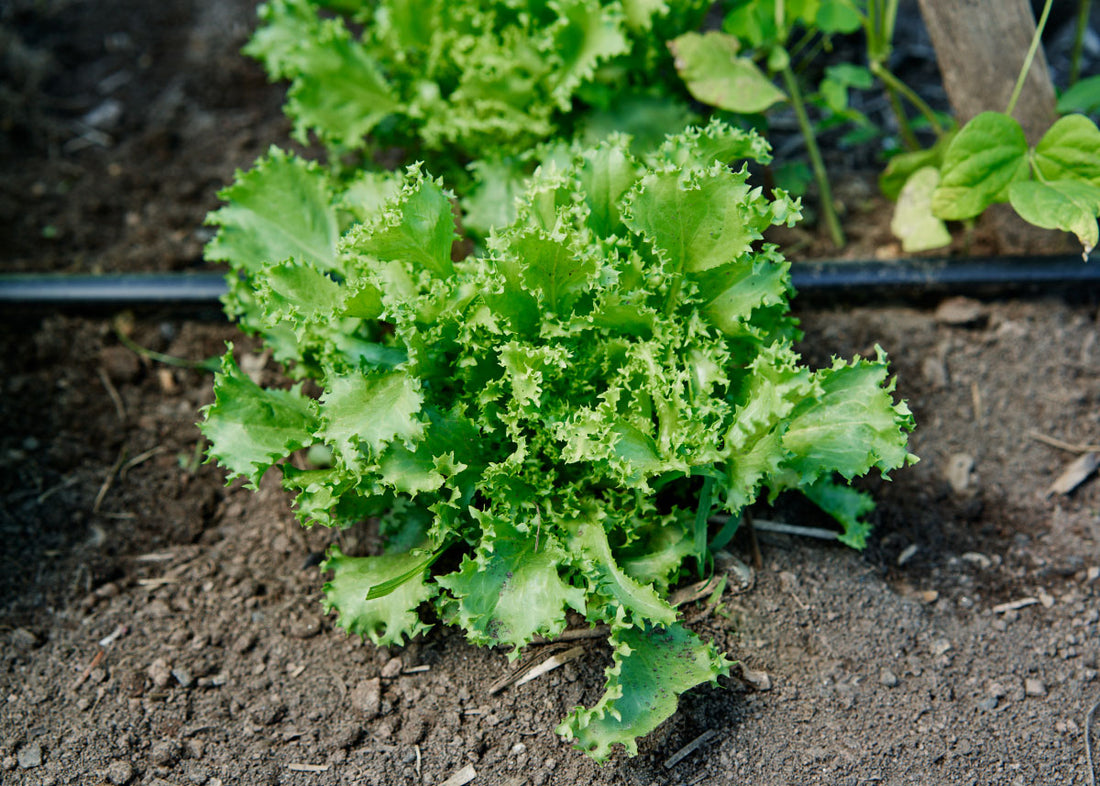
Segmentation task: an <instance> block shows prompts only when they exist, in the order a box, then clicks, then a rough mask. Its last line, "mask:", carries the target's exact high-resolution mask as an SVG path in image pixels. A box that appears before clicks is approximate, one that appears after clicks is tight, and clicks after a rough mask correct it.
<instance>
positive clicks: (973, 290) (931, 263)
mask: <svg viewBox="0 0 1100 786" xmlns="http://www.w3.org/2000/svg"><path fill="white" fill-rule="evenodd" d="M791 278H792V281H793V283H794V286H795V288H796V289H797V290H798V292H799V293H800V298H799V299H800V301H803V300H806V299H809V300H811V301H821V300H830V301H848V302H850V301H853V300H857V301H858V300H875V301H883V300H896V299H906V300H913V299H920V298H922V297H927V296H942V295H944V294H948V293H950V294H977V295H985V296H991V297H1004V296H1010V295H1012V296H1017V295H1023V294H1066V295H1068V296H1071V297H1073V296H1082V295H1083V296H1085V297H1095V296H1096V295H1097V294H1100V258H1094V259H1092V260H1091V261H1090V262H1086V261H1084V260H1082V259H1081V257H1080V256H1053V257H988V258H964V259H899V260H894V261H882V262H880V261H873V262H872V261H861V262H848V261H825V262H796V263H794V264H793V265H792V268H791ZM225 288H226V284H225V274H224V273H132V274H122V275H99V276H90V275H60V274H46V275H22V274H8V275H0V304H5V305H11V306H32V307H54V308H65V307H69V308H76V309H81V308H85V309H88V308H91V309H95V308H110V307H127V308H141V307H158V306H172V307H196V306H198V307H202V306H216V305H217V301H218V298H219V297H221V295H222V294H224V292H225Z"/></svg>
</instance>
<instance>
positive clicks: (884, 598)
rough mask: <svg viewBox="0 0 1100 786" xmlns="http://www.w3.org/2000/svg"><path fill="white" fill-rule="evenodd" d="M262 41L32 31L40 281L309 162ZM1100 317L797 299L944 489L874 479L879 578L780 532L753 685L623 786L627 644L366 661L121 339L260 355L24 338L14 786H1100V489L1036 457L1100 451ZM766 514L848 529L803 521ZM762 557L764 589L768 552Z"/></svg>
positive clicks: (13, 161) (32, 223) (691, 724)
mask: <svg viewBox="0 0 1100 786" xmlns="http://www.w3.org/2000/svg"><path fill="white" fill-rule="evenodd" d="M158 9H159V10H158ZM250 20H251V4H250V3H247V2H244V1H243V0H240V1H239V2H233V3H228V2H226V3H212V2H200V0H193V2H186V0H180V1H179V2H172V3H164V4H149V3H139V2H121V1H116V2H112V3H103V4H83V3H76V2H64V1H61V0H59V1H58V2H52V3H51V2H45V3H43V2H30V1H29V0H28V1H27V2H14V3H12V4H10V5H9V6H8V7H6V8H4V9H3V10H0V35H2V36H6V37H7V38H6V39H5V40H6V41H8V42H9V45H8V46H7V48H5V50H4V55H3V57H0V59H3V58H8V61H9V62H7V63H6V65H5V67H6V69H7V75H8V81H9V82H10V83H11V84H15V83H16V81H17V80H16V77H20V78H21V79H22V81H19V82H18V85H17V86H18V87H19V90H9V91H6V92H2V93H0V102H6V103H2V104H0V106H2V107H3V108H4V110H5V112H4V117H5V118H6V122H7V127H6V128H5V129H4V130H5V131H7V132H8V133H7V136H5V137H3V138H2V139H3V140H4V141H3V142H2V143H0V144H2V145H4V146H5V147H4V148H0V149H3V151H4V154H5V155H4V158H3V159H2V160H0V173H2V174H0V218H2V221H0V236H2V238H3V240H2V241H0V254H3V255H4V267H5V269H6V270H13V269H17V270H35V271H42V270H66V271H85V272H86V271H91V270H109V271H123V270H151V269H160V270H165V269H178V268H182V267H189V266H193V265H194V264H195V259H196V258H197V255H198V253H199V249H200V247H201V244H202V242H203V239H204V235H203V230H201V229H199V227H200V225H201V220H202V217H203V215H204V214H205V212H206V211H208V210H209V209H211V208H213V207H214V206H215V205H216V198H215V196H214V194H215V191H216V190H217V189H218V188H219V187H220V186H221V185H223V184H224V183H225V182H227V181H228V180H229V178H230V177H231V173H232V170H233V168H234V167H238V166H247V165H248V164H249V162H250V161H251V160H252V159H253V158H254V157H255V156H256V155H258V154H259V153H261V152H262V150H263V149H264V148H265V147H266V145H267V144H268V143H269V142H271V141H279V140H282V139H284V138H285V132H286V124H285V122H284V121H283V120H282V119H281V117H280V116H279V114H278V105H279V103H280V101H281V89H280V88H278V87H268V86H266V85H265V83H264V80H263V77H262V74H261V73H260V72H259V70H258V69H257V68H255V67H253V65H252V64H250V63H249V62H248V61H246V60H244V59H243V58H241V57H239V56H238V55H237V53H236V50H237V49H238V48H239V46H240V44H241V43H242V42H243V40H244V38H245V36H246V35H247V25H248V24H250ZM123 31H125V34H124V35H123ZM12 35H18V36H19V37H20V47H21V48H20V47H16V48H13V47H12V46H11V44H10V42H11V41H12V40H14V39H13V38H11V36H12ZM15 51H18V52H19V53H21V54H20V57H21V58H22V60H21V61H20V63H21V65H20V63H16V66H18V67H16V66H13V65H12V62H15V60H14V59H13V58H14V55H13V54H12V53H13V52H15ZM28 63H29V64H30V65H28ZM20 68H21V69H22V70H19V69H20ZM35 69H37V70H35ZM115 74H128V77H124V76H114V75H115ZM13 75H14V76H13ZM105 82H106V83H107V84H106V86H104V83H105ZM116 83H117V84H116ZM110 98H114V99H115V100H117V101H118V102H119V105H120V106H121V110H119V114H118V118H117V119H116V121H115V125H114V126H112V127H111V128H110V130H106V131H104V130H101V131H99V133H100V134H106V135H107V138H104V137H102V136H96V135H95V134H89V133H88V131H87V128H88V127H90V126H88V124H87V122H85V121H80V119H79V118H80V117H82V116H85V115H86V113H87V112H89V111H91V110H95V109H96V108H97V107H99V106H100V105H101V104H102V103H103V102H104V101H105V100H108V99H110ZM104 111H107V110H104ZM112 111H114V110H112ZM93 119H94V118H93ZM85 120H87V118H85ZM78 123H83V125H79V124H78ZM79 140H82V141H79ZM872 219H873V220H874V221H875V222H876V224H875V226H878V227H880V228H881V226H882V225H883V221H882V217H881V216H877V214H875V215H874V216H873V215H872V214H865V215H863V216H862V217H861V218H860V220H859V223H860V224H861V225H865V224H866V223H867V222H870V221H872ZM48 227H52V229H50V230H47V228H48ZM44 230H47V231H45V233H44ZM876 231H877V232H880V235H881V230H875V231H870V230H866V229H864V230H863V234H864V236H866V237H876V236H880V235H876V234H875V232H876ZM44 234H45V235H46V236H48V237H45V236H44ZM1098 302H1100V299H1098V297H1097V293H1096V292H1091V293H1089V292H1084V293H1077V294H1076V296H1074V297H1062V298H1057V299H1055V298H1051V299H1040V300H1027V301H1020V300H989V301H985V302H981V303H977V304H971V305H975V306H976V309H977V311H976V313H975V314H973V315H972V317H971V318H969V319H968V320H966V322H965V324H956V322H957V320H955V319H950V318H949V317H950V314H947V313H946V312H939V313H937V311H936V310H935V305H936V304H931V305H929V306H927V307H924V306H922V307H915V306H905V305H898V304H885V305H880V306H861V307H858V308H856V307H852V308H842V307H839V306H836V307H820V306H814V307H812V308H810V307H799V306H798V305H797V304H796V310H797V311H798V314H799V316H800V317H801V318H802V320H803V325H804V327H805V329H806V333H807V339H806V341H805V343H804V346H803V351H804V353H805V355H806V357H807V359H808V360H809V361H810V362H812V363H813V364H815V365H820V364H824V363H827V362H828V359H829V356H830V355H832V354H839V355H845V356H851V355H853V354H857V353H862V354H867V353H872V352H873V347H874V345H875V344H876V343H877V344H881V345H882V346H883V347H885V348H886V349H887V350H888V351H889V352H890V354H891V357H892V358H893V362H894V364H895V369H896V371H897V373H898V378H899V382H898V390H899V392H900V394H901V395H902V396H903V397H905V398H907V399H908V400H909V402H910V405H911V406H912V408H913V410H914V412H915V414H916V417H917V420H918V423H919V426H918V429H917V431H916V433H915V434H914V437H913V441H912V449H913V450H914V451H915V452H916V453H918V454H919V455H920V456H921V457H922V462H921V463H920V464H919V465H917V466H916V467H914V468H912V469H908V470H905V471H903V472H898V473H896V477H895V479H894V481H893V482H892V483H882V482H872V483H869V484H868V486H869V487H870V488H872V490H873V491H874V493H875V495H876V496H877V498H878V499H879V500H880V501H881V504H880V506H879V509H878V511H877V513H876V517H877V519H878V522H877V524H878V526H877V529H876V533H875V536H874V538H873V539H872V542H871V544H870V545H869V547H868V549H867V550H866V551H865V552H863V553H857V552H854V551H851V550H849V549H845V548H843V547H840V546H837V545H835V544H828V543H820V542H817V541H808V540H803V539H795V538H790V537H787V536H778V535H769V534H766V533H761V534H760V536H759V540H758V543H757V544H756V546H757V547H758V549H759V557H760V562H759V564H758V568H757V569H755V570H754V571H753V575H754V580H755V583H754V586H753V587H752V588H751V589H750V590H749V591H746V592H741V593H736V594H735V592H734V591H733V590H728V591H727V592H726V594H725V595H724V596H723V598H722V603H721V605H720V606H719V608H718V609H716V610H714V611H713V612H712V613H710V614H709V615H706V616H704V617H703V618H702V619H701V620H700V621H698V622H696V623H695V624H694V628H695V629H696V630H697V631H698V632H700V633H701V634H703V635H705V636H707V637H712V638H713V639H714V640H715V641H716V642H717V643H718V644H719V646H721V647H723V648H724V649H725V650H726V651H727V652H728V653H730V655H731V657H733V658H735V659H737V660H738V661H739V662H740V663H741V664H742V665H741V667H740V669H739V670H737V671H736V672H735V676H734V677H733V678H731V679H730V680H727V681H724V682H723V685H722V686H721V687H720V688H715V689H711V688H705V689H699V690H696V691H693V692H691V693H690V694H689V695H687V696H685V697H684V699H683V700H682V701H681V707H680V712H679V713H678V714H677V715H676V716H675V717H674V718H673V719H671V720H670V721H668V722H667V723H666V724H664V725H663V726H662V727H661V728H659V729H658V730H657V731H656V732H655V733H654V734H652V735H650V736H649V737H648V738H646V739H645V740H643V741H642V744H641V746H640V755H639V756H638V757H636V758H633V759H628V758H626V757H624V756H622V755H621V754H620V755H617V756H616V757H615V758H613V759H612V761H611V763H609V764H608V765H606V766H604V767H597V766H595V765H594V764H592V763H591V762H590V761H588V760H587V759H586V758H585V757H584V756H583V755H581V754H579V753H576V752H574V751H573V750H572V749H571V748H570V747H569V746H568V745H567V744H566V743H563V742H562V741H561V740H559V739H558V738H557V737H556V736H555V735H554V733H553V727H554V726H555V724H556V723H557V721H558V720H559V719H560V718H561V717H562V716H563V715H564V714H565V713H566V712H567V711H568V710H569V709H570V708H571V707H572V706H574V705H575V704H577V703H582V702H583V703H591V702H593V701H595V700H596V699H597V698H598V695H599V691H600V689H601V685H602V671H603V669H604V667H605V666H606V665H607V664H608V662H609V654H608V651H607V649H606V648H605V647H604V646H603V645H602V643H601V642H598V641H587V642H584V646H585V648H586V652H585V654H584V655H583V656H581V657H580V658H579V659H577V660H574V661H572V662H570V663H569V664H567V665H565V666H563V667H561V668H560V669H557V670H555V671H553V672H551V673H550V674H548V675H545V676H543V677H541V678H539V679H536V680H534V681H531V682H529V683H527V684H525V685H523V686H521V687H519V688H514V687H512V688H507V689H505V690H503V691H501V692H499V693H495V694H491V693H490V692H489V690H488V686H489V685H490V684H491V683H493V682H494V681H495V680H497V679H498V678H499V677H501V676H502V675H505V674H507V673H508V671H509V669H510V666H509V664H508V661H507V659H506V658H505V656H504V655H503V654H501V653H499V652H493V651H486V650H480V649H476V648H473V647H470V646H469V645H467V644H466V643H465V642H464V641H463V639H462V637H461V636H460V635H458V634H457V633H455V632H453V631H450V630H444V629H440V628H436V629H434V630H433V631H432V632H431V633H429V634H427V635H426V636H424V637H422V638H420V639H419V640H417V641H416V642H414V643H413V644H412V645H410V646H409V647H406V648H404V649H402V650H396V649H395V650H392V651H386V650H379V649H376V648H374V647H372V646H371V645H369V644H363V643H362V642H360V641H358V640H356V639H351V638H347V637H346V636H344V634H343V633H342V632H341V631H339V630H337V629H334V627H333V623H332V620H331V618H329V617H326V616H325V615H323V614H322V612H321V608H320V604H319V597H320V586H321V583H322V577H321V576H320V575H319V574H318V571H317V569H316V564H317V562H318V556H319V555H320V554H321V553H322V552H323V551H324V549H325V548H326V546H327V545H328V544H329V543H331V542H333V541H334V540H336V539H338V537H339V536H338V535H337V534H336V533H333V532H329V531H321V530H318V531H306V530H303V529H301V528H300V527H299V526H298V525H297V524H296V523H295V521H294V519H293V517H292V515H291V513H290V510H289V499H288V498H287V496H286V494H284V493H283V492H282V491H281V490H280V489H279V488H278V487H277V484H275V483H269V482H266V481H265V483H263V484H262V487H261V490H260V492H259V493H252V492H249V491H246V490H244V489H242V488H240V487H239V486H236V485H235V486H231V487H228V488H227V487H225V486H224V485H223V480H222V478H223V475H222V473H221V472H220V471H219V470H217V469H216V468H213V467H210V466H206V465H197V464H196V461H195V458H196V455H197V451H198V450H200V449H201V445H200V444H199V433H198V430H197V429H196V427H195V426H194V423H195V421H196V420H197V419H198V417H199V415H198V409H199V407H201V406H202V405H203V404H205V403H208V402H209V401H210V398H211V394H210V380H209V377H208V376H206V375H204V374H203V373H202V372H200V371H192V370H185V369H179V368H170V367H166V366H163V365H158V364H156V363H153V362H150V361H147V360H145V359H143V358H140V357H138V356H137V355H135V354H133V353H132V352H130V351H129V350H127V349H126V348H125V347H123V346H122V345H121V344H120V343H119V341H118V339H117V337H116V334H115V328H116V327H119V328H121V329H123V330H126V331H128V332H129V334H130V335H131V337H132V338H133V339H134V340H135V341H137V342H138V343H139V344H142V345H144V346H147V347H150V348H152V349H155V350H158V351H162V352H166V353H168V354H171V355H175V356H177V357H183V358H189V359H192V360H201V359H203V358H206V357H210V356H213V355H217V354H220V352H221V351H222V349H223V346H224V341H226V340H228V339H233V340H234V341H235V342H236V343H237V345H238V347H239V348H243V347H246V346H247V345H248V342H247V341H243V340H242V339H241V338H240V336H239V335H238V334H237V333H236V332H235V330H234V329H233V328H232V327H230V326H228V325H224V324H222V323H220V322H219V321H217V320H208V321H198V320H193V319H185V318H183V317H182V316H180V315H178V314H148V313H146V314H141V315H139V316H138V317H137V318H135V319H132V320H126V319H123V320H121V321H119V320H118V319H114V318H108V317H88V316H84V317H78V316H71V315H59V314H52V315H43V314H41V313H32V312H29V311H28V312H21V311H9V312H8V313H6V314H4V318H3V319H2V320H0V344H2V347H3V353H4V354H3V357H4V369H3V371H4V373H3V375H2V378H0V386H2V393H0V418H2V419H3V422H5V423H7V424H9V427H8V428H7V429H5V430H4V431H3V434H2V435H0V465H2V472H0V542H2V543H3V547H2V549H0V642H2V643H3V646H2V647H0V706H2V707H3V710H2V711H0V783H3V784H9V783H11V784H24V783H25V784H68V783H76V784H90V785H92V784H94V785H95V786H98V785H99V784H103V783H109V784H122V783H134V784H136V783H141V784H158V785H160V786H163V784H178V785H181V786H182V784H207V785H208V786H216V785H217V784H238V783H239V784H295V786H298V785H301V786H307V785H308V786H312V785H313V784H316V785H317V786H323V785H324V784H438V783H441V782H443V781H444V780H445V779H446V778H448V777H449V776H451V775H453V774H454V773H456V772H458V771H460V770H461V769H462V768H463V767H465V766H467V765H470V766H472V767H473V769H474V771H475V772H476V780H474V781H473V784H475V786H479V785H480V784H526V783H530V784H547V783H549V784H572V783H581V782H588V783H592V784H697V783H702V784H724V783H740V784H853V785H855V784H874V783H877V784H910V783H912V784H917V783H921V784H927V783H936V784H1034V783H1051V784H1055V783H1057V784H1085V783H1088V777H1089V776H1088V773H1087V772H1086V763H1085V745H1086V741H1085V737H1084V730H1085V716H1086V713H1087V712H1088V711H1089V709H1090V708H1091V707H1092V706H1093V705H1094V704H1095V703H1096V702H1097V701H1098V700H1100V680H1098V679H1097V672H1098V669H1100V665H1098V663H1100V481H1097V479H1096V478H1095V476H1094V477H1093V478H1092V479H1091V480H1088V481H1086V482H1084V483H1083V484H1081V485H1080V486H1079V487H1078V488H1077V489H1076V490H1074V491H1073V492H1071V493H1069V494H1055V495H1050V496H1048V494H1047V491H1048V488H1049V487H1050V485H1051V483H1052V482H1053V481H1054V480H1055V479H1056V478H1057V477H1058V476H1059V475H1060V474H1061V473H1062V472H1063V470H1064V469H1065V468H1066V466H1067V465H1068V464H1069V463H1070V462H1072V461H1073V460H1074V458H1075V454H1074V453H1073V452H1071V451H1068V450H1062V449H1058V448H1055V447H1052V446H1050V445H1049V444H1046V443H1044V442H1042V441H1040V440H1039V439H1036V438H1035V435H1036V434H1038V435H1046V436H1050V437H1056V438H1059V439H1061V440H1064V441H1066V442H1068V443H1073V444H1078V445H1097V444H1098V443H1100V346H1098V343H1100V342H1098V341H1097V332H1098V331H1097V321H1098V318H1100V313H1098ZM257 371H258V372H260V373H264V374H267V375H272V374H274V373H275V370H274V368H265V369H257ZM968 466H969V467H970V470H969V471H965V467H968ZM960 468H962V469H960ZM267 480H268V481H270V480H272V479H271V478H268V479H267ZM952 481H953V482H954V484H952ZM756 513H757V515H758V517H760V518H769V519H783V520H785V521H788V522H790V523H797V524H804V525H809V526H814V525H820V524H822V522H821V521H820V520H818V519H817V518H815V516H814V514H813V513H812V512H809V511H807V510H806V509H804V508H803V507H801V506H800V505H798V504H797V503H796V502H794V501H787V500H781V501H780V505H779V507H778V509H777V510H774V511H771V510H767V509H764V508H761V509H759V510H758V511H756ZM732 550H733V552H734V555H735V556H736V557H738V558H740V559H741V560H743V561H744V562H745V563H748V564H750V565H751V564H752V563H753V562H754V559H755V557H756V553H755V550H754V548H753V544H752V543H750V542H749V541H748V540H747V539H741V540H737V541H735V543H734V544H733V547H732ZM731 583H732V582H731ZM1024 599H1034V600H1035V601H1036V602H1034V603H1032V604H1031V605H1027V606H1024V607H1021V608H1019V609H1014V610H1007V611H998V610H997V607H998V605H999V604H1004V603H1008V602H1012V601H1017V600H1024ZM696 610H697V609H693V610H689V612H688V615H689V616H691V615H692V614H693V613H694V611H696ZM104 641H105V642H106V643H102V642H104ZM528 655H529V656H530V657H537V656H538V655H539V648H538V647H532V648H530V652H529V653H528ZM760 673H763V674H766V679H765V678H764V677H762V676H761V674H760ZM383 675H386V676H383ZM704 734H707V735H708V736H707V737H706V738H704V741H703V744H702V745H701V746H700V747H699V748H698V749H697V750H696V751H695V752H693V753H691V754H690V755H688V756H686V757H685V758H683V759H682V760H680V761H679V762H678V763H676V764H674V765H673V766H666V763H667V762H668V761H669V759H670V757H671V756H672V755H673V754H675V753H676V752H677V751H679V750H680V749H681V748H683V747H684V746H685V745H687V744H688V743H691V742H692V741H694V740H696V739H697V738H699V737H700V735H704Z"/></svg>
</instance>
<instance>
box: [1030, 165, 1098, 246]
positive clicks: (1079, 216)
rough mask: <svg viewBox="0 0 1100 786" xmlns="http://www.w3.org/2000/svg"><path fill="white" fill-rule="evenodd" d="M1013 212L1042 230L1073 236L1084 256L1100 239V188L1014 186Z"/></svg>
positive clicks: (1062, 183)
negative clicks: (1051, 230)
mask: <svg viewBox="0 0 1100 786" xmlns="http://www.w3.org/2000/svg"><path fill="white" fill-rule="evenodd" d="M1009 199H1010V200H1011V202H1012V208H1013V209H1014V210H1015V211H1016V212H1017V213H1019V214H1020V216H1021V217H1023V219H1024V220H1025V221H1028V222H1029V223H1031V224H1034V225H1035V226H1038V227H1043V228H1044V229H1061V230H1063V231H1065V232H1072V233H1073V234H1075V235H1076V236H1077V239H1078V240H1079V241H1081V245H1082V246H1084V256H1085V258H1086V259H1087V258H1088V255H1089V252H1091V251H1092V249H1094V248H1095V247H1096V243H1097V240H1098V239H1100V227H1098V226H1097V222H1096V218H1097V216H1100V187H1098V186H1094V185H1092V184H1090V183H1082V182H1080V181H1078V180H1055V181H1052V182H1041V183H1040V182H1034V181H1028V182H1026V183H1014V184H1013V185H1012V189H1011V190H1010V191H1009Z"/></svg>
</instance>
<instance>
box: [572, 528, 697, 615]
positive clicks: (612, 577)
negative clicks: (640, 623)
mask: <svg viewBox="0 0 1100 786" xmlns="http://www.w3.org/2000/svg"><path fill="white" fill-rule="evenodd" d="M568 526H569V527H570V530H571V535H570V540H569V543H568V544H567V545H568V547H569V551H570V553H571V554H572V556H573V559H574V561H575V563H576V564H577V566H578V567H579V568H580V570H581V572H582V573H584V574H585V576H586V577H588V580H589V582H590V584H591V591H595V592H598V593H599V594H600V595H601V596H603V597H605V598H607V599H609V600H610V601H611V602H612V603H614V604H616V605H618V606H622V607H623V608H624V609H626V610H627V611H628V612H629V613H630V615H631V619H633V620H649V621H651V622H655V623H660V624H662V625H671V624H672V623H673V622H675V620H676V612H675V611H674V610H673V608H672V607H671V606H669V605H668V603H667V602H666V601H665V600H663V599H662V598H661V597H660V596H659V595H658V594H657V593H656V591H654V589H653V587H652V586H649V585H644V584H639V583H638V582H637V581H635V580H634V579H632V578H631V577H630V576H628V575H627V574H626V573H625V572H623V569H622V568H621V567H619V565H618V563H617V562H616V561H615V557H614V556H613V555H612V553H611V547H610V546H609V545H608V542H607V533H606V532H605V531H604V528H603V525H602V524H601V523H600V522H599V521H589V522H576V523H573V524H570V525H568ZM591 591H590V597H591Z"/></svg>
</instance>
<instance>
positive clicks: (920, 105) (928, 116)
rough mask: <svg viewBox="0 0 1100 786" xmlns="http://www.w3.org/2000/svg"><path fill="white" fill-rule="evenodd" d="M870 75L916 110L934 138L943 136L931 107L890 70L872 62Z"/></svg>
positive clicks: (941, 127)
mask: <svg viewBox="0 0 1100 786" xmlns="http://www.w3.org/2000/svg"><path fill="white" fill-rule="evenodd" d="M871 73H872V74H874V75H875V76H877V77H878V78H879V79H881V80H882V83H883V84H884V85H886V89H887V91H895V92H897V93H898V94H899V95H901V96H902V97H903V98H904V99H905V100H907V101H908V102H909V103H910V104H912V105H913V106H914V107H915V108H916V110H917V111H918V112H920V113H921V115H922V116H923V117H924V119H925V120H927V121H928V125H929V126H931V127H932V130H933V131H934V132H935V134H936V136H938V137H939V136H943V126H942V125H941V124H940V121H939V119H938V118H937V117H936V113H935V112H934V111H933V109H932V107H930V106H928V104H927V103H925V101H924V99H923V98H921V97H920V96H919V95H917V94H916V92H914V90H913V88H911V87H909V85H907V84H905V83H904V82H902V81H901V80H900V79H898V78H897V77H896V76H894V74H893V72H892V71H890V69H888V68H887V67H886V66H884V65H883V64H882V63H880V62H878V61H873V62H872V63H871Z"/></svg>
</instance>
